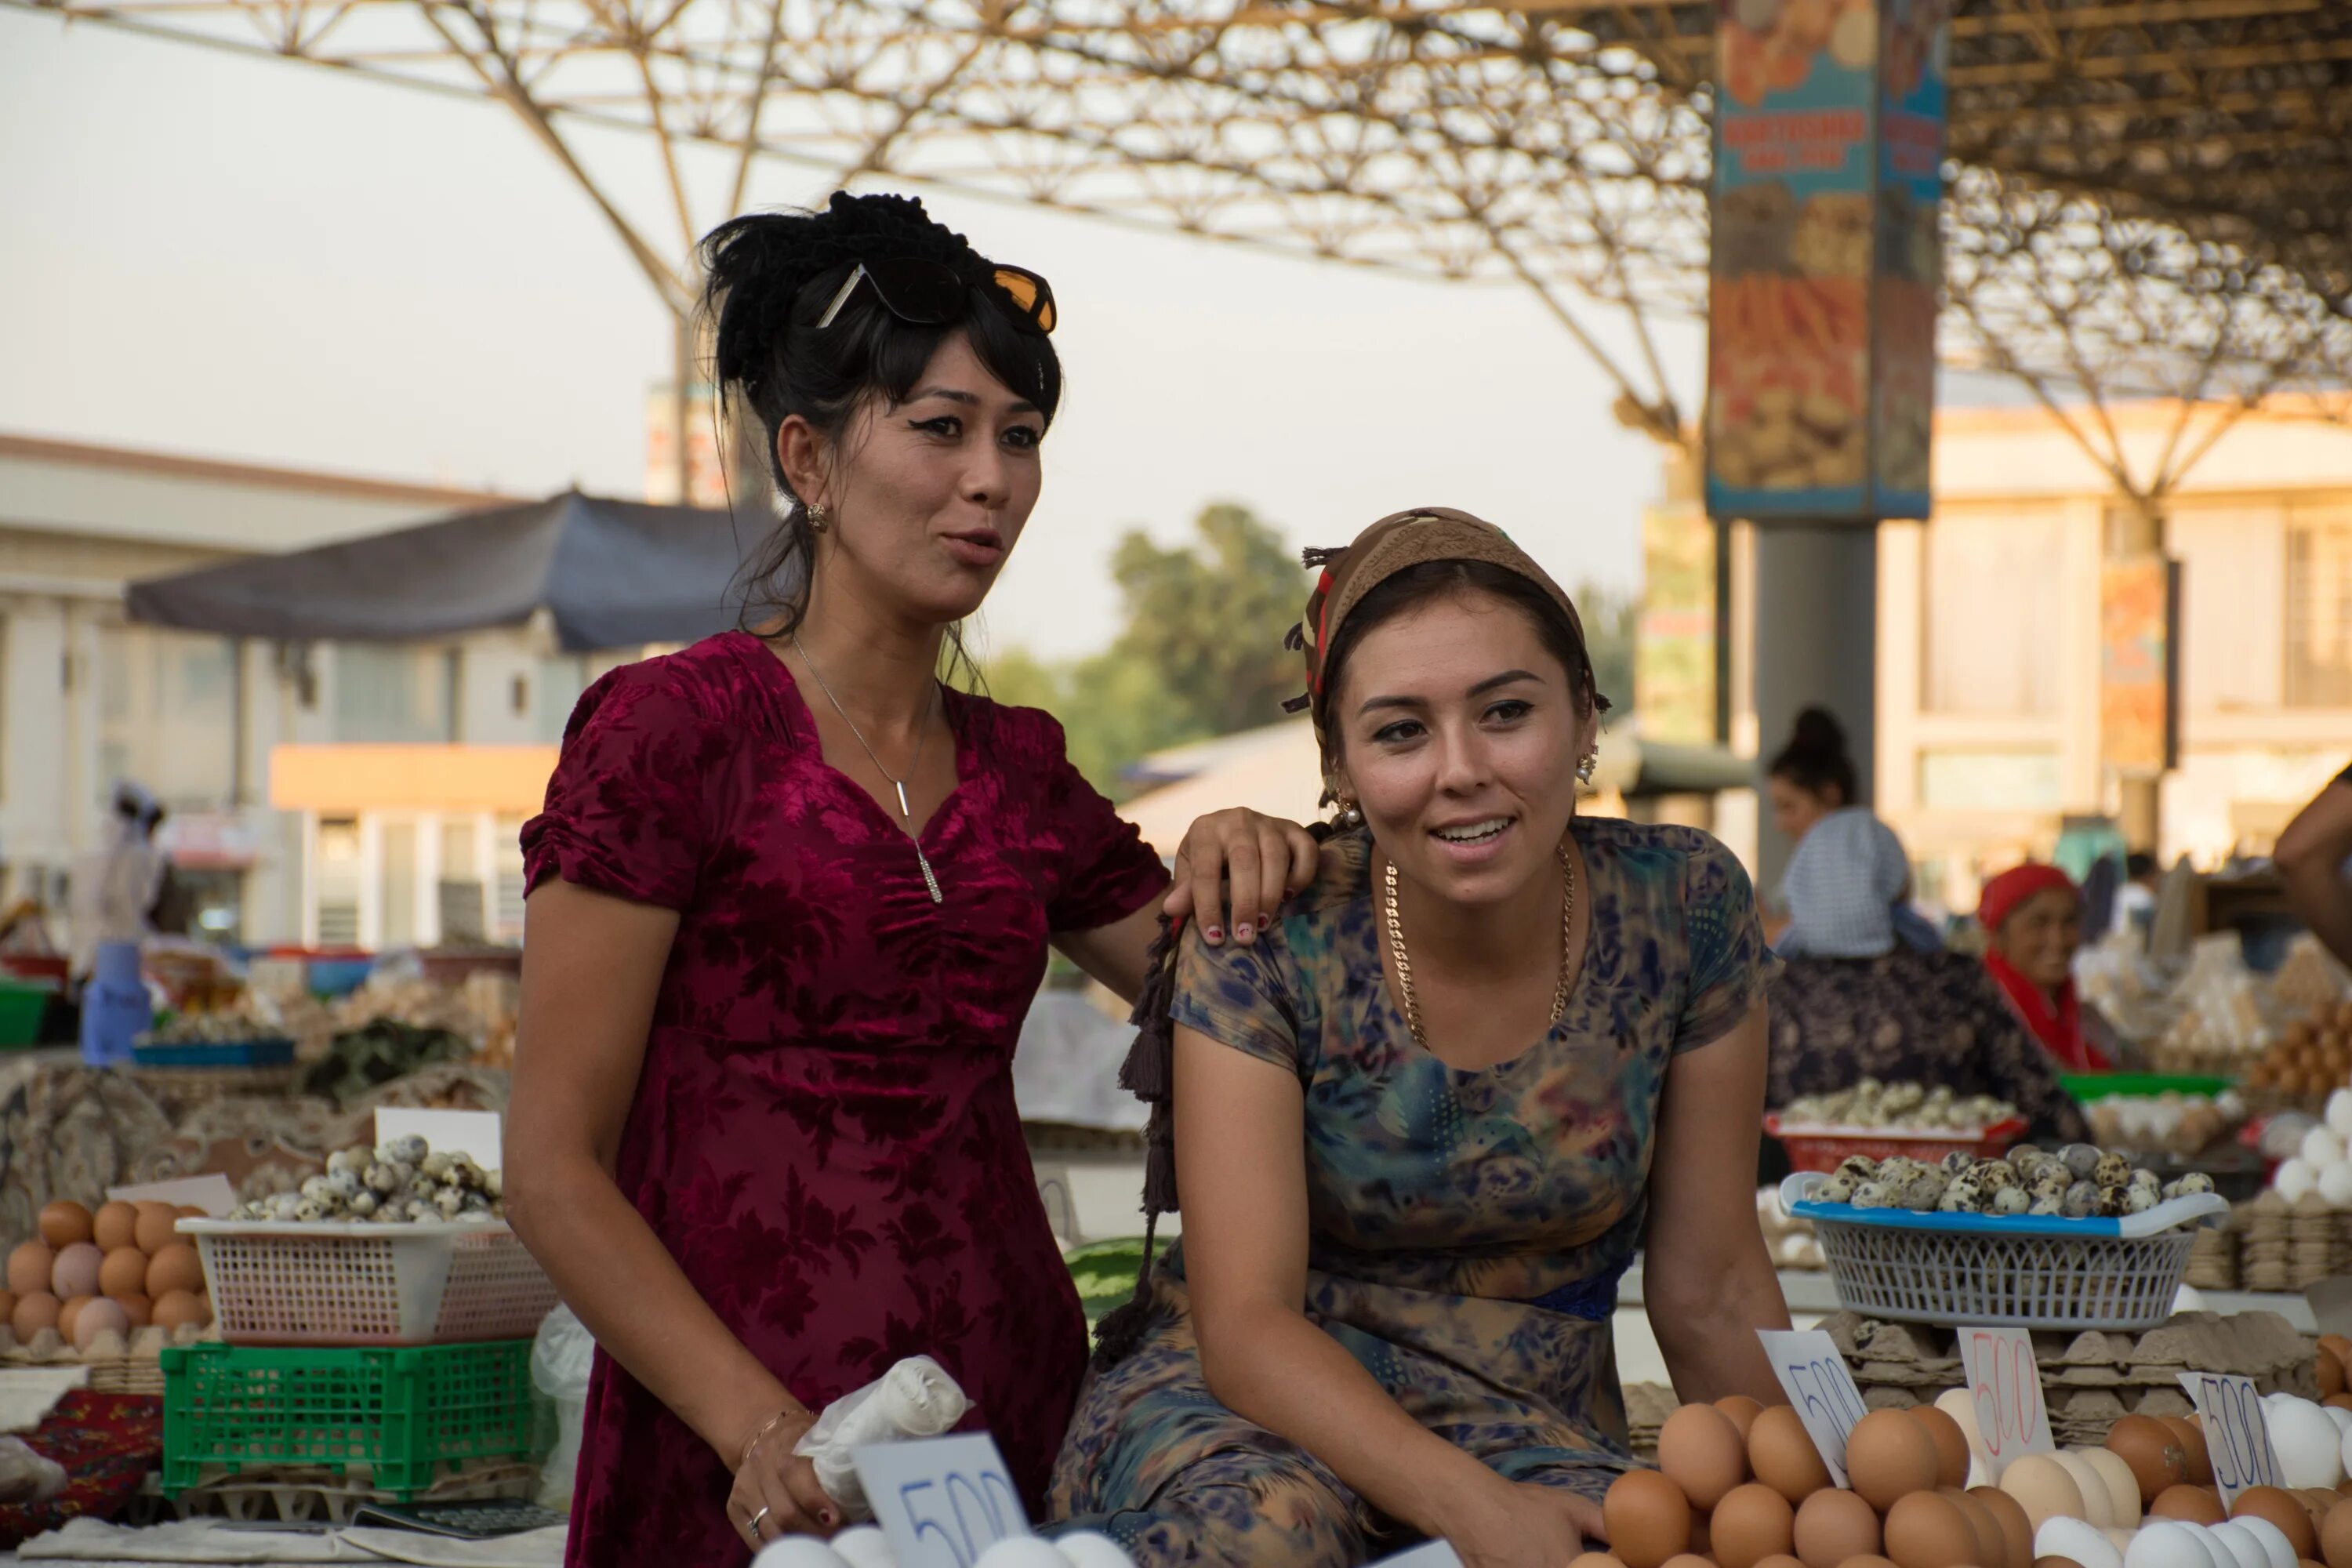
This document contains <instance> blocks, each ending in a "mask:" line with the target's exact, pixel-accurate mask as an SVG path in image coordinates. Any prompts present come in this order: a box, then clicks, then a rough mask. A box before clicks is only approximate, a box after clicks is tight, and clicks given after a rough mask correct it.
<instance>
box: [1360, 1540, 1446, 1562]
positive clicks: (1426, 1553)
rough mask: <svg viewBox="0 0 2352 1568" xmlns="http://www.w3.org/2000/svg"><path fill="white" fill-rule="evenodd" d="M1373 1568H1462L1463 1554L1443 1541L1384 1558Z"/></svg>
mask: <svg viewBox="0 0 2352 1568" xmlns="http://www.w3.org/2000/svg"><path fill="white" fill-rule="evenodd" d="M1372 1568H1462V1554H1461V1553H1460V1552H1456V1551H1454V1548H1453V1547H1452V1546H1450V1545H1448V1544H1446V1543H1445V1542H1443V1541H1433V1542H1429V1544H1427V1545H1426V1546H1416V1547H1414V1548H1413V1549H1412V1551H1410V1552H1398V1553H1397V1554H1396V1555H1395V1556H1393V1557H1383V1558H1381V1560H1380V1561H1379V1562H1378V1563H1373V1564H1372Z"/></svg>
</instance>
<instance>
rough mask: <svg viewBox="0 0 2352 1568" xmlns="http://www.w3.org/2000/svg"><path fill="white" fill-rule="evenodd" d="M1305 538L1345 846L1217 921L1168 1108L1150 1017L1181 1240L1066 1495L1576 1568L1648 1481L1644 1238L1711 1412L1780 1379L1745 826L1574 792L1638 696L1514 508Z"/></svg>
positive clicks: (1758, 958)
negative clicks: (1636, 1275)
mask: <svg viewBox="0 0 2352 1568" xmlns="http://www.w3.org/2000/svg"><path fill="white" fill-rule="evenodd" d="M1309 560H1310V564H1312V563H1316V562H1318V561H1320V562H1322V563H1326V566H1327V569H1326V571H1325V572H1324V574H1323V576H1322V579H1321V581H1320V582H1319V583H1318V585H1317V587H1316V589H1315V592H1314V595H1313V596H1312V597H1311V598H1309V600H1308V601H1307V616H1306V619H1305V622H1304V626H1303V635H1302V636H1300V637H1299V640H1300V641H1302V642H1303V644H1304V647H1305V652H1306V658H1307V687H1308V691H1309V698H1308V700H1307V701H1308V703H1309V704H1310V705H1311V708H1312V710H1313V713H1314V721H1315V728H1316V733H1317V736H1318V740H1319V741H1320V742H1321V744H1322V750H1323V759H1324V767H1325V773H1326V778H1327V782H1328V785H1329V788H1330V791H1331V794H1332V795H1333V796H1334V797H1335V798H1336V799H1337V800H1338V802H1339V807H1340V815H1339V831H1338V832H1337V833H1336V834H1335V835H1334V836H1333V837H1331V838H1330V839H1329V840H1328V841H1327V843H1326V844H1325V846H1324V849H1323V858H1322V866H1321V869H1320V876H1319V879H1318V882H1317V883H1316V885H1315V886H1314V887H1313V888H1312V889H1309V890H1308V891H1307V892H1306V893H1304V894H1302V895H1300V896H1299V898H1298V899H1297V900H1294V903H1293V904H1292V905H1291V906H1289V912H1288V913H1286V914H1285V915H1283V916H1281V917H1279V918H1278V919H1277V920H1276V923H1275V924H1274V925H1273V926H1272V927H1271V928H1269V929H1268V931H1266V932H1265V933H1264V935H1262V936H1261V938H1260V940H1259V941H1258V942H1257V944H1256V945H1255V946H1253V947H1250V948H1245V949H1244V948H1237V947H1234V946H1231V945H1226V946H1211V945H1209V944H1208V943H1207V942H1203V941H1201V940H1198V939H1196V938H1195V937H1194V936H1193V935H1192V933H1191V932H1187V933H1185V936H1184V938H1183V942H1182V945H1181V950H1180V951H1179V953H1178V956H1177V959H1176V962H1175V964H1174V968H1173V972H1172V975H1171V976H1164V983H1166V984H1172V992H1173V995H1172V1005H1171V1013H1172V1018H1173V1024H1174V1028H1173V1041H1172V1051H1173V1090H1174V1092H1173V1094H1172V1096H1171V1095H1169V1094H1168V1093H1167V1089H1168V1088H1169V1087H1170V1085H1169V1082H1168V1077H1167V1064H1166V1062H1165V1059H1164V1058H1162V1057H1161V1056H1160V1053H1162V1052H1165V1051H1166V1050H1167V1049H1168V1048H1169V1042H1168V1040H1167V1039H1166V1037H1165V1036H1164V1035H1161V1036H1160V1037H1158V1038H1156V1039H1155V1038H1154V1037H1153V1030H1152V1028H1151V1027H1150V1026H1147V1027H1146V1030H1145V1032H1144V1037H1143V1038H1142V1039H1140V1040H1139V1045H1138V1049H1137V1055H1136V1057H1135V1058H1131V1059H1130V1063H1129V1068H1130V1072H1129V1082H1130V1084H1131V1085H1132V1086H1133V1087H1136V1088H1138V1089H1139V1090H1141V1091H1142V1092H1144V1093H1145V1094H1146V1096H1147V1098H1150V1097H1154V1096H1158V1097H1160V1100H1161V1103H1160V1105H1159V1106H1158V1107H1157V1108H1156V1110H1155V1117H1154V1145H1153V1159H1154V1168H1153V1170H1152V1172H1151V1176H1150V1182H1149V1183H1148V1184H1147V1187H1146V1198H1147V1212H1148V1213H1152V1214H1154V1215H1156V1213H1157V1212H1158V1211H1159V1210H1160V1209H1164V1208H1170V1207H1173V1206H1174V1205H1173V1203H1172V1201H1171V1200H1172V1199H1173V1197H1174V1196H1175V1193H1176V1188H1177V1183H1176V1181H1175V1173H1176V1170H1177V1169H1178V1168H1181V1173H1182V1179H1181V1191H1182V1196H1183V1206H1184V1215H1185V1227H1184V1236H1183V1239H1182V1241H1181V1244H1180V1245H1179V1246H1178V1247H1172V1248H1171V1249H1170V1252H1169V1255H1168V1256H1167V1257H1166V1258H1163V1259H1162V1260H1161V1261H1160V1265H1159V1267H1158V1268H1157V1269H1156V1270H1154V1271H1150V1272H1148V1274H1147V1278H1146V1279H1144V1280H1142V1281H1139V1285H1138V1292H1137V1300H1136V1302H1135V1303H1134V1304H1133V1305H1132V1306H1130V1307H1129V1308H1125V1309H1122V1310H1121V1313H1120V1314H1119V1316H1118V1320H1117V1321H1112V1322H1108V1323H1106V1325H1105V1327H1104V1332H1103V1336H1102V1339H1103V1352H1102V1356H1101V1358H1100V1361H1099V1362H1098V1371H1097V1374H1096V1375H1095V1377H1094V1378H1093V1380H1092V1381H1091V1383H1090V1384H1089V1386H1088V1388H1087V1391H1086V1392H1085V1393H1084V1394H1082V1395H1081V1398H1080V1406H1079V1411H1078V1415H1077V1416H1076V1420H1075V1422H1074V1423H1073V1425H1072V1427H1071V1432H1070V1436H1069V1439H1068V1441H1067V1442H1066V1444H1065V1445H1064V1447H1063V1450H1062V1456H1061V1458H1060V1461H1059V1462H1058V1463H1057V1465H1056V1466H1055V1475H1054V1483H1053V1488H1052V1492H1051V1496H1050V1499H1049V1502H1050V1504H1051V1506H1052V1507H1053V1509H1054V1510H1055V1516H1056V1517H1057V1518H1061V1519H1065V1520H1079V1521H1085V1522H1086V1523H1087V1525H1088V1526H1090V1527H1091V1528H1094V1529H1098V1530H1102V1531H1106V1532H1107V1533H1108V1534H1110V1535H1111V1536H1112V1537H1113V1538H1114V1539H1116V1540H1118V1542H1121V1543H1122V1544H1124V1545H1125V1546H1126V1547H1127V1548H1128V1550H1129V1551H1130V1552H1133V1553H1134V1554H1135V1556H1136V1558H1137V1559H1138V1561H1139V1563H1143V1564H1144V1565H1145V1568H1158V1565H1160V1564H1167V1563H1247V1564H1250V1565H1251V1568H1344V1565H1346V1564H1350V1563H1360V1562H1363V1561H1364V1560H1366V1558H1367V1557H1370V1556H1373V1555H1380V1554H1384V1553H1386V1552H1391V1551H1394V1550H1395V1549H1397V1547H1398V1546H1399V1545H1401V1544H1405V1543H1409V1542H1411V1541H1412V1540H1413V1539H1415V1538H1417V1537H1423V1536H1433V1537H1443V1538H1444V1539H1446V1540H1448V1541H1451V1542H1453V1543H1454V1547H1455V1549H1456V1550H1457V1551H1458V1552H1460V1554H1461V1556H1462V1558H1463V1560H1464V1561H1465V1563H1469V1564H1471V1565H1472V1568H1522V1565H1523V1568H1559V1565H1560V1564H1563V1563H1567V1562H1568V1561H1569V1560H1570V1558H1571V1557H1573V1556H1574V1555H1575V1554H1576V1552H1577V1551H1578V1549H1579V1544H1580V1541H1581V1539H1582V1538H1583V1537H1584V1536H1586V1535H1589V1534H1591V1533H1594V1532H1595V1531H1596V1530H1597V1528H1598V1525H1599V1520H1600V1512H1599V1509H1598V1507H1597V1506H1596V1501H1597V1500H1598V1499H1599V1498H1600V1496H1601V1493H1602V1492H1603V1491H1604V1490H1605V1489H1607V1486H1608V1484H1609V1482H1610V1481H1611V1480H1612V1479H1613V1478H1614V1477H1615V1476H1616V1475H1617V1474H1618V1473H1620V1472H1621V1471H1622V1470H1624V1469H1625V1468H1629V1467H1630V1466H1632V1464H1633V1459H1632V1457H1631V1455H1630V1453H1629V1451H1628V1448H1627V1446H1626V1427H1625V1412H1624V1407H1623V1401H1622V1394H1621V1392H1620V1389H1619V1387H1618V1382H1617V1373H1616V1364H1615V1357H1614V1352H1613V1350H1612V1342H1611V1338H1610V1328H1609V1323H1610V1315H1611V1313H1612V1310H1613V1309H1614V1307H1615V1305H1616V1300H1617V1281H1618V1278H1619V1276H1620V1275H1621V1274H1622V1272H1623V1271H1624V1269H1625V1268H1626V1266H1627V1265H1628V1264H1629V1263H1631V1262H1632V1261H1633V1256H1634V1254H1635V1252H1636V1251H1637V1250H1643V1249H1646V1251H1645V1262H1644V1265H1643V1300H1644V1301H1645V1303H1646V1305H1647V1307H1648V1310H1649V1315H1650V1321H1651V1322H1652V1324H1653V1326H1654V1328H1655V1330H1656V1332H1657V1337H1658V1342H1659V1344H1660V1347H1661V1348H1662V1349H1663V1350H1664V1352H1665V1356H1666V1360H1667V1363H1668V1364H1669V1366H1670V1367H1671V1368H1672V1370H1673V1373H1674V1378H1675V1388H1676V1390H1677V1391H1678V1392H1679V1393H1680V1394H1682V1396H1683V1397H1684V1398H1685V1399H1686V1400H1693V1399H1696V1400H1712V1399H1716V1398H1719V1397H1721V1396H1723V1395H1725V1394H1749V1395H1752V1396H1754V1397H1756V1398H1758V1399H1760V1400H1769V1401H1771V1402H1773V1403H1781V1402H1782V1400H1781V1396H1780V1393H1779V1390H1778V1385H1777V1384H1775V1382H1774V1380H1773V1375H1772V1372H1771V1369H1770V1367H1769V1364H1768V1363H1767V1362H1766V1360H1765V1357H1764V1353H1763V1351H1762V1348H1761V1346H1760V1345H1759V1342H1758V1341H1757V1338H1756V1334H1755V1331H1756V1330H1757V1329H1759V1328H1782V1327H1785V1326H1786V1325H1787V1323H1788V1321H1789V1318H1788V1311H1787V1309H1786V1307H1785V1306H1784V1305H1783V1303H1782V1301H1781V1299H1780V1288H1779V1284H1778V1281H1777V1280H1776V1279H1775V1278H1774V1275H1773V1272H1772V1266H1771V1263H1770V1261H1769V1258H1768V1257H1767V1256H1766V1253H1765V1248H1764V1244H1763V1239H1762V1237H1760V1236H1759V1233H1758V1230H1757V1225H1756V1216H1755V1194H1754V1190H1753V1188H1752V1186H1751V1178H1752V1176H1753V1174H1754V1169H1755V1159H1756V1148H1757V1141H1758V1139H1759V1120H1760V1115H1761V1110H1762V1103H1763V1079H1764V1057H1765V1045H1764V1012H1763V1008H1762V1006H1761V1005H1759V998H1760V996H1761V995H1762V993H1763V990H1764V987H1765V984H1766V983H1767V982H1768V980H1769V977H1770V973H1771V969H1772V966H1773V964H1774V963H1775V961H1774V960H1773V959H1772V957H1771V956H1770V954H1769V953H1768V952H1766V950H1765V948H1764V942H1763V933H1762V931H1761V930H1760V929H1759V924H1758V921H1757V918H1756V908H1755V900H1754V895H1753V893H1752V891H1751V890H1750V889H1749V886H1748V877H1747V874H1746V873H1745V872H1744V871H1742V870H1741V869H1740V867H1739V864H1738V861H1737V860H1735V859H1734V858H1732V857H1731V855H1730V853H1729V852H1728V851H1727V850H1726V849H1725V848H1724V847H1722V846H1721V845H1719V844H1717V842H1716V841H1715V840H1714V839H1712V838H1709V837H1706V835H1705V834H1702V833H1697V832H1694V831H1691V830H1690V829H1687V828H1681V827H1664V826H1661V827H1650V826H1634V825H1633V824H1630V823H1625V822H1618V821H1602V820H1593V819H1589V818H1580V817H1578V816H1577V815H1576V783H1577V774H1578V773H1579V771H1580V769H1579V763H1580V762H1582V763H1590V761H1591V757H1592V755H1593V751H1594V747H1595V745H1596V742H1597V737H1598V734H1599V721H1600V714H1601V709H1602V708H1604V707H1605V706H1606V703H1605V702H1604V700H1602V699H1601V696H1600V694H1599V692H1598V691H1597V690H1596V689H1594V686H1593V679H1592V669H1591V661H1590V659H1589V658H1587V655H1586V652H1585V647H1584V638H1583V633H1582V629H1581V627H1580V624H1579V621H1578V618H1577V616H1576V611H1575V609H1574V607H1573V605H1570V601H1569V598H1568V596H1567V595H1565V594H1564V593H1562V592H1561V591H1560V589H1559V585H1558V584H1555V583H1554V582H1553V581H1552V580H1551V578H1550V577H1549V576H1547V575H1546V574H1544V572H1543V570H1542V568H1540V567H1538V565H1537V564H1536V563H1534V562H1533V561H1532V560H1530V559H1529V558H1528V556H1527V555H1526V554H1525V553H1524V552H1521V551H1520V550H1519V549H1518V548H1517V546H1515V545H1514V544H1512V543H1511V542H1510V541H1509V540H1508V539H1507V537H1505V536H1504V534H1503V533H1502V532H1501V531H1499V530H1497V529H1496V528H1494V527H1493V526H1491V525H1490V524H1487V523H1484V522H1481V521H1477V520H1476V519H1475V518H1471V517H1468V516H1465V515H1464V514H1463V513H1460V512H1454V511H1443V510H1425V511H1417V512H1408V513H1402V514H1399V515H1398V516H1395V517H1391V518H1388V519H1384V520H1383V521H1381V522H1379V523H1376V524H1374V525H1373V527H1372V528H1371V529H1370V530H1369V531H1366V532H1365V533H1364V534H1363V535H1361V536H1360V538H1358V540H1357V541H1356V542H1355V543H1354V544H1353V545H1352V546H1350V547H1349V548H1348V549H1347V550H1345V551H1340V552H1314V553H1310V558H1309ZM1149 1000H1150V999H1149V997H1147V1005H1149ZM1178 1108H1181V1110H1182V1115H1181V1117H1176V1116H1174V1114H1173V1113H1174V1111H1175V1110H1177V1109H1178ZM1171 1126H1172V1142H1170V1141H1169V1140H1170V1135H1171ZM1171 1156H1173V1157H1174V1163H1172V1164H1171V1163H1170V1160H1171Z"/></svg>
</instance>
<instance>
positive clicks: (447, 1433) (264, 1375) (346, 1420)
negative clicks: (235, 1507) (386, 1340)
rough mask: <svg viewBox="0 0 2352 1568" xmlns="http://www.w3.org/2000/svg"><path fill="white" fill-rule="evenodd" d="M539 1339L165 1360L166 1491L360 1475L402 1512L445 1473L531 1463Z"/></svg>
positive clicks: (205, 1351)
mask: <svg viewBox="0 0 2352 1568" xmlns="http://www.w3.org/2000/svg"><path fill="white" fill-rule="evenodd" d="M530 1345H531V1342H530V1341H529V1340H499V1341H493V1342H488V1343H484V1344H456V1345H419V1346H415V1347H414V1348H408V1349H385V1350H327V1349H307V1348H306V1349H299V1350H265V1349H261V1348H258V1347H253V1346H246V1345H223V1344H205V1345H192V1346H188V1347H185V1348H179V1347H174V1348H171V1349H167V1350H165V1351H164V1352H163V1492H164V1495H165V1496H167V1497H176V1496H177V1495H179V1494H180V1493H181V1492H184V1491H185V1490H187V1489H189V1488H191V1487H194V1486H196V1485H198V1484H200V1483H202V1482H203V1481H205V1480H208V1479H213V1478H215V1477H217V1476H220V1475H224V1474H226V1475H236V1474H240V1473H243V1472H246V1471H252V1470H278V1469H289V1468H315V1467H323V1468H328V1469H331V1470H333V1471H334V1472H335V1473H336V1474H338V1475H344V1476H349V1475H352V1473H353V1472H357V1471H364V1472H366V1473H367V1474H368V1476H369V1478H370V1484H372V1485H373V1487H374V1488H375V1489H377V1490H378V1491H382V1492H389V1493H391V1494H393V1495H394V1496H395V1497H397V1498H399V1499H400V1500H403V1501H406V1500H409V1499H410V1498H412V1497H414V1496H415V1494H416V1493H418V1492H421V1491H423V1490H425V1489H426V1488H428V1487H430V1486H432V1484H433V1483H434V1481H435V1479H437V1478H438V1477H439V1475H440V1474H441V1472H442V1469H443V1468H444V1467H449V1466H457V1465H462V1464H465V1463H467V1462H468V1461H471V1460H475V1459H507V1458H513V1459H527V1458H530V1455H531V1452H532V1446H533V1444H532V1439H533V1436H534V1433H533V1426H532V1411H531V1398H530Z"/></svg>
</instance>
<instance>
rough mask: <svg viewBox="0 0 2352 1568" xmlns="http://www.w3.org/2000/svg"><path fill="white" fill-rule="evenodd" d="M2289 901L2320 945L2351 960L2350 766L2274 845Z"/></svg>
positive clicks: (2273, 855)
mask: <svg viewBox="0 0 2352 1568" xmlns="http://www.w3.org/2000/svg"><path fill="white" fill-rule="evenodd" d="M2271 860H2272V863H2273V865H2275V866H2277V868H2278V874H2279V881H2280V883H2281V884H2282V885H2283V886H2284V889H2285V890H2286V897H2287V902H2288V903H2290V904H2292V905H2293V906H2294V912H2295V913H2296V914H2299V915H2301V916H2302V917H2303V922H2304V924H2305V925H2307V926H2309V927H2310V928H2311V934H2312V935H2314V936H2315V937H2317V938H2318V939H2319V942H2320V945H2322V946H2323V947H2325V948H2326V949H2327V951H2328V952H2332V953H2334V954H2335V955H2336V959H2337V961H2338V962H2340V963H2347V964H2352V878H2347V876H2346V875H2345V867H2346V864H2347V862H2352V768H2347V769H2346V770H2344V772H2342V773H2338V774H2337V775H2336V778H2335V779H2334V780H2333V781H2332V782H2331V783H2330V784H2328V786H2327V787H2326V789H2324V790H2321V791H2320V792H2319V794H2318V795H2316V796H2315V798H2314V799H2313V800H2312V802H2311V804H2309V805H2305V807H2304V808H2303V809H2302V810H2301V811H2300V812H2298V813H2296V814H2295V818H2294V821H2293V822H2290V823H2288V824H2287V825H2286V831H2285V832H2284V833H2282V834H2280V835H2279V837H2278V845H2277V847H2275V848H2274V849H2273V850H2272V851H2271Z"/></svg>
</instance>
